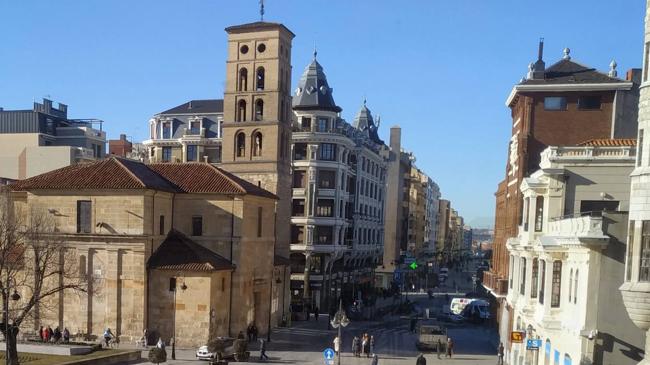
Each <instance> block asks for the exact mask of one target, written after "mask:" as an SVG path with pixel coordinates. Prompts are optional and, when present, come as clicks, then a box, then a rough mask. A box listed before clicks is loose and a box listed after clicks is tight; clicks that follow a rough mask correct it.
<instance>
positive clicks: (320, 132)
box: [291, 55, 387, 313]
mask: <svg viewBox="0 0 650 365" xmlns="http://www.w3.org/2000/svg"><path fill="white" fill-rule="evenodd" d="M293 111H294V118H295V119H294V130H293V136H292V146H291V147H292V152H291V153H292V161H293V201H292V218H291V269H292V273H291V291H292V299H293V302H294V313H295V312H302V311H305V310H306V309H307V308H306V307H313V306H317V307H318V308H320V309H323V311H325V310H326V309H325V308H327V306H330V307H331V306H332V305H333V304H334V301H331V300H328V299H329V298H335V297H336V296H339V295H341V293H345V294H346V295H345V296H346V298H354V299H359V297H361V296H362V295H360V292H361V289H362V286H363V285H366V286H369V285H370V284H371V282H372V268H374V267H375V266H376V265H377V263H378V261H379V258H380V257H381V255H382V253H383V236H384V233H383V222H384V214H383V212H384V196H385V191H384V189H385V188H384V185H385V175H386V162H385V159H384V157H383V156H384V154H383V152H382V151H384V150H385V149H386V148H387V147H386V146H385V145H384V143H383V142H382V141H381V140H380V139H379V137H378V135H377V125H375V123H374V120H373V118H372V114H371V113H370V110H368V108H367V107H366V105H365V102H364V105H363V106H362V107H361V110H360V111H359V113H358V114H357V116H356V118H355V120H354V126H352V125H350V124H348V123H347V122H346V121H345V120H343V119H341V117H340V115H339V113H340V111H341V108H340V107H338V106H337V105H336V104H335V103H334V99H333V98H332V89H331V88H330V87H329V85H328V84H327V79H326V77H325V74H324V72H323V68H322V67H321V65H320V64H319V63H318V62H317V61H316V57H315V55H314V60H313V61H312V62H311V63H310V64H309V65H308V66H307V68H306V69H305V72H304V73H303V75H302V77H301V79H300V81H299V83H298V86H297V89H296V91H295V96H294V98H293ZM328 293H329V295H328Z"/></svg>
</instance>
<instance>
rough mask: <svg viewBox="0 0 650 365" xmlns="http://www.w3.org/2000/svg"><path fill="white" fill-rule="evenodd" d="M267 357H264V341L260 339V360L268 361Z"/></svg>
mask: <svg viewBox="0 0 650 365" xmlns="http://www.w3.org/2000/svg"><path fill="white" fill-rule="evenodd" d="M268 359H269V357H268V356H267V355H266V340H264V339H263V338H260V360H268Z"/></svg>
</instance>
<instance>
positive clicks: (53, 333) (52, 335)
mask: <svg viewBox="0 0 650 365" xmlns="http://www.w3.org/2000/svg"><path fill="white" fill-rule="evenodd" d="M38 335H39V336H40V337H41V341H42V342H53V343H59V342H61V340H63V342H64V343H68V342H70V331H68V329H67V328H64V329H63V332H61V330H60V329H59V327H56V328H55V329H54V330H52V327H50V326H47V327H44V326H41V329H40V330H39V331H38Z"/></svg>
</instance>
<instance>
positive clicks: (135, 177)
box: [108, 156, 174, 188]
mask: <svg viewBox="0 0 650 365" xmlns="http://www.w3.org/2000/svg"><path fill="white" fill-rule="evenodd" d="M108 160H109V161H110V160H114V161H115V162H117V164H118V165H120V167H122V169H123V170H126V172H127V173H128V174H129V175H131V177H133V178H134V179H135V180H136V181H138V182H139V183H140V185H141V186H142V187H143V188H147V184H145V183H144V181H142V180H141V179H140V178H139V177H138V176H137V175H136V174H134V173H133V171H131V170H130V169H129V168H128V167H126V165H124V164H123V163H122V158H121V157H117V156H112V157H110V158H109V159H108ZM132 162H136V163H140V162H137V161H132ZM145 167H146V165H145ZM147 169H149V167H147ZM149 170H151V169H149ZM151 171H152V172H153V173H155V174H156V175H158V173H157V172H155V171H153V170H151ZM163 179H164V178H163ZM164 180H165V181H167V182H169V181H168V180H167V179H164ZM170 184H171V183H170ZM171 185H172V186H173V185H174V184H171Z"/></svg>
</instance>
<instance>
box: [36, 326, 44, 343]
mask: <svg viewBox="0 0 650 365" xmlns="http://www.w3.org/2000/svg"><path fill="white" fill-rule="evenodd" d="M44 329H45V327H43V326H41V328H40V329H39V330H38V336H39V337H40V338H41V342H43V341H45V336H44V332H43V330H44Z"/></svg>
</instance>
